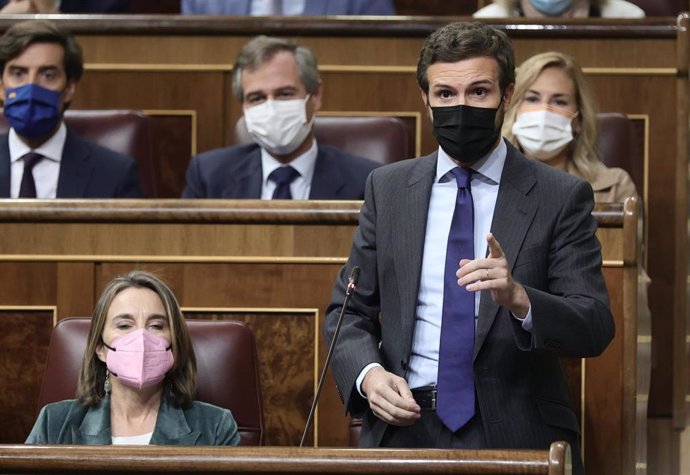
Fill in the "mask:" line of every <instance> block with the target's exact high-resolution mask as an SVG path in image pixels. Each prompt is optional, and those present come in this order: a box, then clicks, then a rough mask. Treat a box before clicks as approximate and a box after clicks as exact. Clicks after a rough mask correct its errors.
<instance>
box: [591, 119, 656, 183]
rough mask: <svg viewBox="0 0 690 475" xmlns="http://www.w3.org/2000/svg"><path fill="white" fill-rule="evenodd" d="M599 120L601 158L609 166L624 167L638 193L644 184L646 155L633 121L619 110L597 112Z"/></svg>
mask: <svg viewBox="0 0 690 475" xmlns="http://www.w3.org/2000/svg"><path fill="white" fill-rule="evenodd" d="M597 120H598V122H599V142H598V143H597V146H598V150H599V156H600V157H601V160H602V161H603V162H604V163H605V164H606V166H609V167H618V168H622V169H623V170H625V171H626V172H628V174H630V178H632V181H633V183H635V188H637V192H638V193H640V194H641V193H642V191H643V189H644V188H643V186H644V156H643V155H642V152H641V149H642V146H643V145H642V143H639V141H638V139H637V138H636V134H635V127H634V125H633V123H632V121H631V120H630V119H629V118H628V117H627V116H626V115H625V114H621V113H618V112H606V113H600V114H597Z"/></svg>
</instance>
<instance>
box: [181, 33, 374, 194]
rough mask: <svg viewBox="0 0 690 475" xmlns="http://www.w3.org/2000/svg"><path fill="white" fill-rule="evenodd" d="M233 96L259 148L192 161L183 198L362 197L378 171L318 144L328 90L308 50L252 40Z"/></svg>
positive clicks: (244, 51)
mask: <svg viewBox="0 0 690 475" xmlns="http://www.w3.org/2000/svg"><path fill="white" fill-rule="evenodd" d="M232 90H233V94H234V96H235V98H237V100H239V101H240V103H241V104H242V109H243V111H244V120H245V124H246V126H247V131H248V132H249V134H250V135H251V137H252V139H253V141H254V143H251V144H245V145H236V146H232V147H226V148H222V149H218V150H211V151H209V152H205V153H202V154H200V155H197V156H196V157H194V158H193V159H192V161H191V163H190V164H189V168H188V169H187V185H186V187H185V189H184V191H183V193H182V197H183V198H234V199H238V198H249V199H298V200H306V199H313V200H360V199H362V198H363V197H364V182H365V180H366V178H367V175H368V174H369V172H370V171H371V170H373V169H374V168H375V167H376V166H377V163H375V162H373V161H371V160H367V159H364V158H361V157H357V156H354V155H350V154H348V153H346V152H344V151H343V150H340V149H337V148H335V147H331V146H328V145H324V144H320V143H318V144H317V142H316V140H315V138H314V130H313V122H314V115H315V113H316V111H317V110H319V108H320V107H321V96H322V85H321V80H320V79H319V72H318V69H317V66H316V59H315V58H314V55H313V54H312V52H311V51H310V50H309V49H307V48H305V47H303V46H297V45H295V44H293V43H291V42H288V41H286V40H283V39H280V38H270V37H267V36H258V37H256V38H254V39H253V40H251V41H250V42H249V43H247V44H246V45H245V46H244V47H243V48H242V51H241V52H240V55H239V57H238V58H237V61H236V62H235V66H234V68H233V72H232Z"/></svg>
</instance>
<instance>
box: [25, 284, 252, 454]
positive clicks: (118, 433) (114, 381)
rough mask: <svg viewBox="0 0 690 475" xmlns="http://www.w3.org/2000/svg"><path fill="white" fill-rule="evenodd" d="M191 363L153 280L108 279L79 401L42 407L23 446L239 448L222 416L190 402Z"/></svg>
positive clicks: (167, 293)
mask: <svg viewBox="0 0 690 475" xmlns="http://www.w3.org/2000/svg"><path fill="white" fill-rule="evenodd" d="M195 390H196V359H195V356H194V349H193V347H192V343H191V340H190V337H189V332H188V330H187V325H186V323H185V320H184V317H183V315H182V312H181V311H180V306H179V305H178V303H177V300H176V299H175V296H174V295H173V293H172V291H171V290H170V289H169V288H168V287H167V286H166V285H165V284H164V283H163V282H162V281H161V280H160V279H158V278H157V277H156V276H154V275H152V274H149V273H147V272H143V271H132V272H130V273H128V274H126V275H123V276H120V277H116V278H115V279H113V280H112V281H111V282H110V283H109V284H108V285H107V286H106V288H105V290H104V291H103V294H102V295H101V297H100V299H99V300H98V303H97V304H96V309H95V310H94V314H93V318H92V320H91V328H90V330H89V336H88V342H87V346H86V352H85V353H84V360H83V363H82V368H81V373H80V375H79V383H78V387H77V394H76V396H77V398H76V399H70V400H66V401H60V402H57V403H53V404H48V405H47V406H45V407H44V408H43V409H41V412H40V414H39V416H38V420H37V421H36V424H35V425H34V428H33V429H32V430H31V433H30V434H29V437H28V438H27V440H26V443H27V444H74V445H77V444H87V445H108V444H129V445H148V444H150V445H237V444H239V442H240V436H239V433H238V430H237V424H236V423H235V420H234V419H233V417H232V414H231V413H230V411H228V410H227V409H221V408H220V407H216V406H213V405H211V404H207V403H203V402H199V401H193V397H194V394H195Z"/></svg>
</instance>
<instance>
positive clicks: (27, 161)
mask: <svg viewBox="0 0 690 475" xmlns="http://www.w3.org/2000/svg"><path fill="white" fill-rule="evenodd" d="M23 158H24V170H26V171H27V172H30V171H31V170H33V168H34V167H35V166H36V164H37V163H38V162H40V161H41V160H43V155H41V154H40V153H37V152H29V153H27V154H26V155H24V157H23Z"/></svg>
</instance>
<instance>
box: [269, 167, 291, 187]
mask: <svg viewBox="0 0 690 475" xmlns="http://www.w3.org/2000/svg"><path fill="white" fill-rule="evenodd" d="M298 176H299V172H298V171H297V170H295V169H294V168H292V167H291V166H289V165H288V166H287V167H280V168H276V169H275V170H273V171H272V172H271V174H270V175H268V179H269V180H271V181H272V182H275V183H276V184H277V185H282V184H288V185H289V184H290V183H292V182H293V181H295V178H297V177H298Z"/></svg>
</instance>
